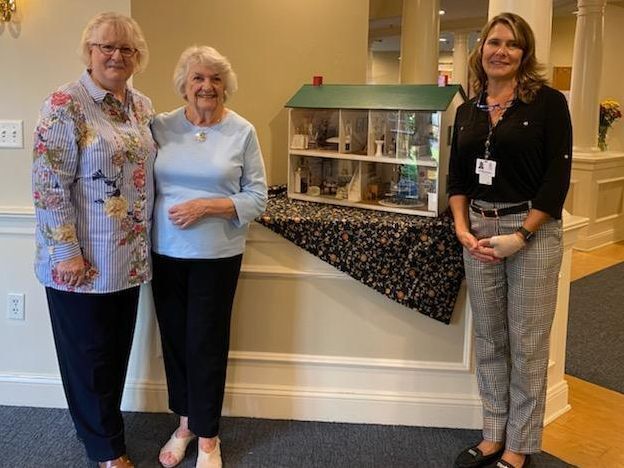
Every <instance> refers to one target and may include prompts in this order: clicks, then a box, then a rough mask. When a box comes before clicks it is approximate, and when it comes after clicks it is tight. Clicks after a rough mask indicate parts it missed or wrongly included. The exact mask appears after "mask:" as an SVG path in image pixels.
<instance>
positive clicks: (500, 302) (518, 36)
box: [448, 13, 572, 468]
mask: <svg viewBox="0 0 624 468" xmlns="http://www.w3.org/2000/svg"><path fill="white" fill-rule="evenodd" d="M470 67H471V71H472V75H473V76H474V77H475V80H474V83H473V87H474V90H475V92H476V95H477V97H476V98H474V99H472V100H471V101H469V102H467V103H465V104H463V105H462V106H461V107H460V108H459V109H458V110H457V116H456V120H455V129H454V130H455V131H454V135H453V144H452V148H451V160H450V167H449V184H448V195H449V204H450V207H451V210H452V212H453V217H454V220H455V232H456V235H457V238H458V239H459V241H460V242H461V243H462V245H463V246H464V265H465V269H466V280H467V284H468V291H469V296H470V303H471V307H472V311H473V315H474V325H475V348H476V359H477V379H478V383H479V391H480V394H481V399H482V402H483V439H482V440H481V441H480V442H479V443H477V444H475V445H474V446H471V447H469V448H467V449H466V450H464V451H462V452H461V453H460V454H459V456H458V457H457V460H456V463H455V466H457V467H462V468H467V467H477V466H486V465H488V464H492V465H491V466H493V467H495V466H498V467H522V466H528V464H529V456H528V455H529V454H531V453H535V452H539V450H540V446H541V437H542V425H543V418H544V404H545V396H546V371H547V367H548V340H549V335H550V328H551V325H552V320H553V316H554V312H555V305H556V298H557V281H558V272H559V268H560V266H561V256H562V242H561V221H560V219H561V212H562V209H563V203H564V200H565V197H566V194H567V191H568V186H569V183H570V169H571V163H572V157H571V156H572V128H571V123H570V115H569V112H568V107H567V103H566V101H565V98H564V96H563V95H562V94H561V93H560V92H558V91H556V90H554V89H552V88H550V87H548V86H546V84H545V81H546V80H545V79H544V77H543V76H542V75H541V74H540V67H539V65H538V63H537V61H536V58H535V39H534V36H533V32H532V31H531V28H530V27H529V25H528V24H527V23H526V22H525V21H524V20H523V19H522V18H521V17H519V16H518V15H515V14H512V13H502V14H500V15H498V16H496V17H494V18H492V20H491V21H489V23H488V24H487V25H486V26H485V27H484V29H483V31H482V33H481V42H480V46H479V47H478V48H477V49H476V50H475V52H473V54H472V56H471V58H470Z"/></svg>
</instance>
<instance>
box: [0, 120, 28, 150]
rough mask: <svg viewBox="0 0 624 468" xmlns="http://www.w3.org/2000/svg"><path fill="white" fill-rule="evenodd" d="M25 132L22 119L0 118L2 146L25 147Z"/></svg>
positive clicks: (0, 142)
mask: <svg viewBox="0 0 624 468" xmlns="http://www.w3.org/2000/svg"><path fill="white" fill-rule="evenodd" d="M23 147H24V132H23V125H22V121H21V120H0V148H23Z"/></svg>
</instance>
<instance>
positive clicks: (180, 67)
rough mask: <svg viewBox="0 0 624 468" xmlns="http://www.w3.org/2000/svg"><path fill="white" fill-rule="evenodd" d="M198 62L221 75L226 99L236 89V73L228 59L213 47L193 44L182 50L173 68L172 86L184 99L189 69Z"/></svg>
mask: <svg viewBox="0 0 624 468" xmlns="http://www.w3.org/2000/svg"><path fill="white" fill-rule="evenodd" d="M198 64H199V65H203V66H206V67H210V68H212V69H214V70H215V71H216V72H217V73H219V75H221V78H222V79H223V85H224V89H225V99H226V100H227V98H228V95H230V94H232V93H234V92H236V90H237V89H238V80H237V78H236V73H234V70H232V65H231V64H230V61H229V60H228V59H227V58H226V57H224V56H223V55H221V54H220V53H219V52H218V51H217V50H216V49H215V48H213V47H209V46H197V45H194V46H191V47H188V48H187V49H186V50H185V51H184V52H182V54H181V55H180V58H179V59H178V63H177V65H176V66H175V69H174V70H173V87H174V88H175V91H176V93H177V94H178V95H179V96H180V97H182V99H186V95H185V88H186V80H187V78H188V73H189V69H190V68H191V65H198Z"/></svg>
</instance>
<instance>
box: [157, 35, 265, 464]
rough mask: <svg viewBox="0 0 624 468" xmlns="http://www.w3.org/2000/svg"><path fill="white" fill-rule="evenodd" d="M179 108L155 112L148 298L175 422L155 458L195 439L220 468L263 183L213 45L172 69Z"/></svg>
mask: <svg viewBox="0 0 624 468" xmlns="http://www.w3.org/2000/svg"><path fill="white" fill-rule="evenodd" d="M173 81H174V85H175V89H176V91H177V92H178V93H179V95H180V96H181V97H182V98H183V99H184V100H185V101H186V103H185V105H184V106H183V107H180V108H178V109H176V110H174V111H172V112H169V113H166V114H161V115H159V116H157V117H156V119H155V121H154V124H153V126H152V131H153V133H154V138H155V139H156V141H157V143H158V145H159V155H158V159H157V161H156V166H155V177H156V193H157V195H156V202H155V207H154V228H153V231H152V239H153V260H154V280H153V283H152V285H153V294H154V303H155V307H156V314H157V317H158V322H159V325H160V332H161V337H162V345H163V355H164V361H165V370H166V372H167V385H168V391H169V407H170V409H171V410H172V411H173V412H174V413H176V414H178V415H179V416H180V425H179V427H178V428H177V429H176V431H175V432H174V433H173V434H172V436H171V438H170V439H169V441H168V442H167V443H166V444H165V446H164V447H163V448H162V450H161V452H160V456H159V460H160V463H161V464H162V465H163V466H165V467H172V466H175V465H177V464H178V463H180V462H181V461H182V459H183V458H184V453H185V451H186V447H187V445H188V443H189V442H190V441H191V440H193V439H194V438H195V437H196V436H197V437H199V447H198V457H197V465H196V466H197V467H201V468H205V467H220V466H221V452H220V447H219V445H220V441H219V438H218V434H219V420H220V417H221V407H222V405H223V394H224V389H225V375H226V367H227V356H228V349H229V336H230V317H231V312H232V302H233V300H234V293H235V290H236V284H237V281H238V275H239V272H240V266H241V259H242V254H243V250H244V248H245V239H246V236H247V229H248V224H249V222H250V221H252V220H253V219H254V218H255V217H256V216H258V215H259V214H261V213H262V211H263V210H264V208H265V205H266V199H267V188H266V181H265V175H264V165H263V161H262V154H261V152H260V147H259V144H258V139H257V137H256V132H255V129H254V127H253V126H252V125H251V124H250V123H249V122H248V121H247V120H245V119H243V118H242V117H241V116H239V115H238V114H236V113H235V112H234V111H232V110H230V109H228V108H226V107H225V101H226V99H227V97H228V95H229V94H231V93H233V92H234V91H236V86H237V85H236V75H235V73H234V72H233V70H232V67H231V65H230V63H229V61H228V60H227V59H226V58H225V57H223V56H222V55H221V54H220V53H219V52H217V51H216V50H215V49H213V48H212V47H207V46H193V47H190V48H188V49H186V50H185V51H184V52H183V53H182V55H181V56H180V59H179V61H178V64H177V66H176V68H175V72H174V76H173Z"/></svg>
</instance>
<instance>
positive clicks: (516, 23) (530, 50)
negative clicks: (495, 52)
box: [468, 13, 547, 103]
mask: <svg viewBox="0 0 624 468" xmlns="http://www.w3.org/2000/svg"><path fill="white" fill-rule="evenodd" d="M497 24H502V25H504V26H507V27H508V28H509V29H511V32H512V33H513V35H514V38H515V40H516V42H517V43H518V46H519V47H520V48H521V49H522V61H521V62H520V67H519V68H518V72H517V74H516V81H517V82H518V88H517V89H518V98H519V99H520V100H521V101H522V102H526V103H528V102H531V101H532V100H533V98H535V95H536V94H537V91H538V90H539V89H540V88H541V87H542V86H544V85H545V84H546V82H547V80H546V77H545V76H544V74H543V66H542V65H541V64H539V63H538V61H537V58H536V57H535V36H534V35H533V31H532V30H531V26H529V24H528V23H527V22H526V21H525V20H524V19H523V18H522V17H521V16H518V15H516V14H515V13H501V14H500V15H497V16H495V17H494V18H492V19H491V20H490V21H488V23H487V24H486V25H485V26H484V27H483V29H482V30H481V36H480V39H479V46H478V47H476V48H475V49H474V51H473V52H472V54H471V55H470V59H469V61H468V66H469V68H470V73H471V74H472V88H473V89H474V91H475V93H476V94H479V93H481V92H482V91H483V90H484V89H485V88H486V86H487V75H486V74H485V70H484V69H483V64H482V62H481V60H482V57H483V46H484V44H485V41H486V39H487V37H488V34H490V31H491V30H492V28H493V27H494V26H496V25H497Z"/></svg>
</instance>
